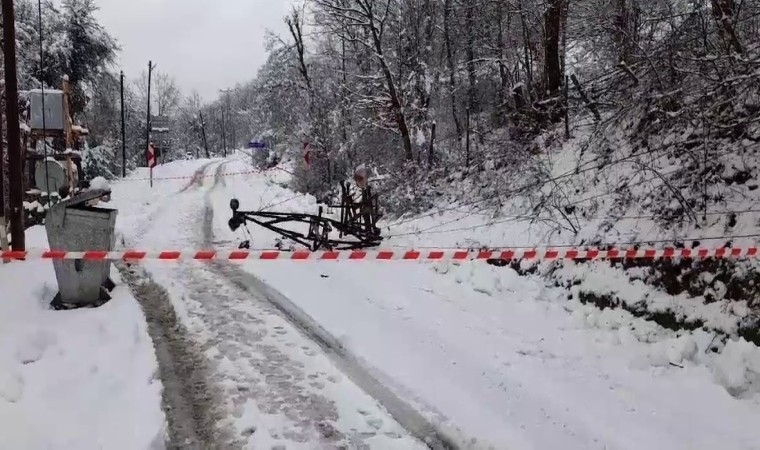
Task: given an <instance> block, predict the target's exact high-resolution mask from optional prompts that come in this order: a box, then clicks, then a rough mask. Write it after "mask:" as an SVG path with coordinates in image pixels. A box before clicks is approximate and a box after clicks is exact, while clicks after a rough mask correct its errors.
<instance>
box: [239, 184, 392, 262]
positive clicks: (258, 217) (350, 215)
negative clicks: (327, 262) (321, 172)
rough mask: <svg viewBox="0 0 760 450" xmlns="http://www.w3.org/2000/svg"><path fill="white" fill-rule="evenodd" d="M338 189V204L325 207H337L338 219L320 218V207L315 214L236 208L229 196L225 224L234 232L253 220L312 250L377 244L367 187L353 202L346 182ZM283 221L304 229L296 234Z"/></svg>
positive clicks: (375, 205) (375, 210)
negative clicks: (334, 234) (228, 215)
mask: <svg viewBox="0 0 760 450" xmlns="http://www.w3.org/2000/svg"><path fill="white" fill-rule="evenodd" d="M341 191H342V201H341V205H340V206H329V207H330V208H339V209H340V210H341V211H340V220H334V219H330V218H328V217H324V216H323V215H322V214H323V208H322V207H321V206H320V207H319V214H318V215H314V214H301V213H278V212H266V211H239V207H240V202H239V201H238V200H237V199H232V200H231V201H230V208H231V209H232V218H231V219H230V220H229V226H230V229H231V230H232V231H237V230H238V229H239V228H240V227H241V226H245V225H246V224H248V223H255V224H257V225H259V226H261V227H264V228H266V229H268V230H270V231H274V232H275V233H277V234H279V235H281V236H283V237H284V238H286V239H290V240H291V241H294V242H296V243H299V244H301V245H303V246H305V247H308V248H309V249H310V250H312V251H317V250H321V249H326V250H358V249H363V248H372V247H377V246H379V245H380V243H381V242H382V240H383V238H382V236H380V229H379V228H378V227H377V221H378V220H379V214H378V201H377V196H376V195H373V194H372V192H371V190H370V189H369V188H367V189H363V190H362V200H361V202H355V201H354V200H353V199H352V198H351V196H350V195H349V184H348V183H345V184H341ZM285 223H292V224H297V223H301V224H304V225H308V232H307V233H299V232H297V231H293V230H290V229H287V228H283V227H282V226H280V225H281V224H285ZM332 231H338V233H339V238H338V239H331V238H330V233H331V232H332ZM240 247H241V248H250V242H249V241H245V242H243V243H242V244H241V245H240Z"/></svg>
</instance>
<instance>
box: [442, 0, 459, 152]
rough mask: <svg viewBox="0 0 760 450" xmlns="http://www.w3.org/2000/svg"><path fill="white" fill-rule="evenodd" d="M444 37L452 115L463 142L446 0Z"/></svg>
mask: <svg viewBox="0 0 760 450" xmlns="http://www.w3.org/2000/svg"><path fill="white" fill-rule="evenodd" d="M443 37H444V41H445V44H446V66H447V68H448V70H449V90H450V91H451V94H450V96H451V114H452V116H453V118H454V126H455V127H456V132H457V141H459V142H461V141H462V135H463V134H464V133H463V131H462V120H461V119H460V118H459V105H458V104H457V103H458V100H457V81H456V71H455V70H454V49H453V48H452V45H451V0H445V1H444V5H443Z"/></svg>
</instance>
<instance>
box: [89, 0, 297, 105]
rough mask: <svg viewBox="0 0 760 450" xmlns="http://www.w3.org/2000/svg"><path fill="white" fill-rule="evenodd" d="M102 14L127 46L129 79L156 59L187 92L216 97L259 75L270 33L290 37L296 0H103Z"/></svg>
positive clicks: (124, 62)
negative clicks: (293, 0)
mask: <svg viewBox="0 0 760 450" xmlns="http://www.w3.org/2000/svg"><path fill="white" fill-rule="evenodd" d="M97 3H98V5H99V6H100V11H98V12H97V13H96V15H97V17H98V18H99V20H100V22H101V24H102V25H103V26H104V27H105V28H106V29H108V31H109V32H110V33H111V35H112V36H114V37H115V38H116V39H117V40H118V41H119V44H120V45H121V47H122V50H121V54H120V55H119V60H118V64H119V65H120V66H121V68H122V69H123V70H124V73H125V75H126V76H127V77H128V78H129V79H135V78H137V77H138V76H139V75H140V73H141V71H143V70H146V69H147V67H148V60H153V62H154V63H155V64H156V65H157V70H160V71H162V72H167V73H169V74H171V75H173V76H174V77H175V78H176V80H177V82H178V84H179V85H180V87H181V88H182V90H183V93H185V94H189V93H190V92H191V91H192V90H193V89H196V90H197V91H198V92H199V93H200V94H201V96H202V97H203V98H204V99H205V100H213V99H214V98H215V97H216V96H217V93H218V90H219V89H224V88H228V87H232V86H234V85H235V83H238V82H245V81H248V80H250V79H252V78H253V77H254V76H255V75H256V71H257V70H258V68H259V67H261V65H262V64H263V63H264V62H265V61H266V51H265V49H264V45H265V35H266V30H267V29H270V30H272V31H274V32H275V33H278V34H279V35H281V36H284V34H285V32H286V30H287V28H286V26H285V24H284V22H283V18H284V17H285V14H286V13H287V11H288V9H289V5H290V4H291V0H97Z"/></svg>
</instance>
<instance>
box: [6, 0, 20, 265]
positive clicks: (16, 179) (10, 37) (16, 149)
mask: <svg viewBox="0 0 760 450" xmlns="http://www.w3.org/2000/svg"><path fill="white" fill-rule="evenodd" d="M1 1H2V12H3V44H4V48H3V53H4V66H5V120H6V126H7V134H8V182H9V186H8V194H9V195H8V197H9V198H8V201H9V203H10V204H9V206H10V215H11V217H10V219H11V220H10V225H11V246H12V248H13V250H14V251H19V252H22V251H25V250H26V242H25V236H24V204H23V201H24V197H23V190H24V185H23V178H24V177H23V169H22V159H23V156H24V155H23V154H22V152H21V131H20V128H19V113H18V79H17V78H16V77H17V75H16V23H15V17H14V13H13V0H1Z"/></svg>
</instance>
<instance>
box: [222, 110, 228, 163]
mask: <svg viewBox="0 0 760 450" xmlns="http://www.w3.org/2000/svg"><path fill="white" fill-rule="evenodd" d="M222 146H223V147H224V157H225V158H226V157H227V128H226V127H225V126H224V108H222Z"/></svg>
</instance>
